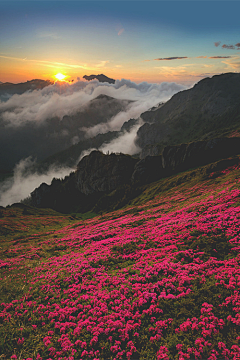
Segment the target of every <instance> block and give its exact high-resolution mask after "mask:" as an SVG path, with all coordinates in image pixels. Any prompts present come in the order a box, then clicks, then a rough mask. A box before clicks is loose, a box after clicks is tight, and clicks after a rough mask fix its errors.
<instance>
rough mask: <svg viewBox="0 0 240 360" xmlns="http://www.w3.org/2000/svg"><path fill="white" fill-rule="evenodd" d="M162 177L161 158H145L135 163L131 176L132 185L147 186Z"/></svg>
mask: <svg viewBox="0 0 240 360" xmlns="http://www.w3.org/2000/svg"><path fill="white" fill-rule="evenodd" d="M163 176H164V169H163V166H162V156H161V155H160V156H146V157H145V158H144V159H142V160H140V161H138V162H137V164H136V165H135V167H134V171H133V174H132V183H133V184H134V183H135V184H140V185H143V184H148V183H151V182H153V181H157V180H159V179H161V178H162V177H163Z"/></svg>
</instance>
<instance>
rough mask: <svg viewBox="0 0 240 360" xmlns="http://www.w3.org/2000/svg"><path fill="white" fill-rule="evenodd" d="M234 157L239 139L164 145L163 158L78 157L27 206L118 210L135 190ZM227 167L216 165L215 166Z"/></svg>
mask: <svg viewBox="0 0 240 360" xmlns="http://www.w3.org/2000/svg"><path fill="white" fill-rule="evenodd" d="M237 154H240V138H218V139H213V140H207V141H198V142H193V143H190V144H181V145H179V146H167V147H165V148H164V150H163V153H162V155H160V156H147V157H146V158H145V159H142V160H138V159H136V158H133V157H131V156H129V155H124V154H121V153H120V154H110V155H105V154H103V153H102V152H100V151H92V152H91V153H90V154H89V155H87V156H84V157H83V158H82V159H81V161H80V162H79V164H78V165H77V170H76V171H75V172H72V173H71V174H70V175H69V176H66V177H65V179H63V180H60V179H53V180H52V183H51V185H47V184H45V183H42V184H41V185H40V186H39V187H38V188H36V189H35V190H34V191H33V192H32V193H31V197H30V198H29V199H27V200H26V201H25V202H26V203H27V204H30V205H31V206H36V207H48V208H52V209H54V210H57V211H60V212H71V211H76V209H78V211H79V212H85V211H89V210H91V209H92V208H93V207H94V208H95V209H96V208H97V209H98V211H99V210H103V209H106V207H107V209H108V210H109V207H111V209H112V208H118V207H119V206H120V205H121V206H123V204H124V203H125V204H126V203H127V202H128V201H129V199H131V198H132V196H133V197H134V196H135V195H136V194H138V191H139V186H140V187H141V186H143V185H146V184H148V183H151V182H154V181H157V180H159V179H162V178H165V177H168V176H171V175H173V174H176V173H178V172H181V171H185V170H188V169H191V168H196V167H199V166H203V165H206V164H209V163H212V162H214V161H217V160H221V159H227V158H229V157H230V156H235V155H237ZM227 161H228V160H227ZM232 161H233V162H231V161H230V162H229V163H228V164H229V166H231V165H234V164H235V163H236V161H237V163H238V162H239V158H236V159H233V160H232ZM225 165H226V164H225V162H224V161H223V162H221V161H220V162H219V163H218V165H217V167H218V168H221V167H222V166H223V167H224V166H225ZM215 170H216V167H215ZM210 172H211V168H210ZM109 204H110V205H109Z"/></svg>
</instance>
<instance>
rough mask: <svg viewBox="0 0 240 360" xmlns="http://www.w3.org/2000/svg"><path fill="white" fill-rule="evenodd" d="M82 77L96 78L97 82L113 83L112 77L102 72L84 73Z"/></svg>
mask: <svg viewBox="0 0 240 360" xmlns="http://www.w3.org/2000/svg"><path fill="white" fill-rule="evenodd" d="M83 78H84V79H86V80H88V81H90V80H94V79H97V80H98V81H99V82H108V83H109V84H115V81H116V80H114V79H111V78H109V77H107V76H106V75H104V74H99V75H84V76H83Z"/></svg>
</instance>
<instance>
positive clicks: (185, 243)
mask: <svg viewBox="0 0 240 360" xmlns="http://www.w3.org/2000/svg"><path fill="white" fill-rule="evenodd" d="M239 174H240V169H239V167H233V168H229V169H227V170H225V171H223V172H221V174H218V177H216V178H215V177H214V176H212V177H211V176H209V178H208V179H206V180H201V181H200V180H199V181H195V182H194V181H192V182H189V183H185V184H182V185H178V186H175V187H173V188H171V189H170V190H167V191H164V192H161V191H160V190H157V189H160V188H159V187H160V186H161V182H159V183H156V184H153V185H151V186H152V187H151V191H152V194H153V195H152V196H151V199H150V197H149V196H148V198H147V195H146V194H147V191H150V190H148V189H147V190H146V192H145V195H143V196H142V197H141V198H140V199H138V200H135V201H133V202H132V205H130V206H128V207H125V208H123V209H120V210H118V211H114V212H111V213H106V214H102V215H99V216H96V217H94V218H92V219H88V220H75V221H74V222H73V221H69V224H68V225H66V223H65V222H64V223H63V225H62V226H61V227H60V228H59V229H57V230H55V231H53V230H52V231H50V232H47V231H46V232H45V233H41V234H40V233H38V232H37V231H36V233H35V234H31V236H29V237H28V238H24V239H23V240H21V237H20V238H19V239H18V241H16V240H11V241H10V242H9V247H8V250H7V254H8V256H6V252H5V253H4V254H5V255H4V256H3V257H2V260H1V262H0V264H1V265H0V266H1V282H2V284H8V286H9V287H11V286H14V288H16V289H18V290H17V291H16V294H15V295H14V294H12V297H11V298H9V297H6V299H7V300H5V301H3V302H2V303H1V304H0V305H1V307H0V309H1V310H0V311H1V312H0V324H1V325H0V326H1V327H0V330H1V336H0V349H1V353H0V354H1V355H2V356H0V358H1V359H19V360H20V359H21V360H23V359H25V360H26V359H28V360H30V359H32V360H35V359H37V360H41V359H43V360H46V359H48V360H50V359H59V360H60V359H62V360H63V359H68V360H74V359H77V360H80V359H82V360H87V359H92V360H108V359H109V360H115V359H128V360H130V359H131V360H140V359H146V360H155V359H156V360H160V359H165V360H167V359H169V360H171V359H179V360H185V359H209V360H215V359H229V360H230V359H232V360H239V359H240V179H239ZM213 175H214V174H213ZM159 184H160V185H159ZM144 196H145V197H146V198H147V200H144ZM30 217H31V215H29V218H30ZM1 221H4V218H3V220H1ZM46 254H47V255H46ZM10 255H11V256H10ZM9 284H10V285H9ZM4 286H5V285H4ZM3 291H4V290H3ZM5 291H7V290H6V288H5ZM6 296H7V294H6Z"/></svg>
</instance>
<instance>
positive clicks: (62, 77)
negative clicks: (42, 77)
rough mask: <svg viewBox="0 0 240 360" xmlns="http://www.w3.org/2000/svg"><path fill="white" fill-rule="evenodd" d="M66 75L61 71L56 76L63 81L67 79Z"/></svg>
mask: <svg viewBox="0 0 240 360" xmlns="http://www.w3.org/2000/svg"><path fill="white" fill-rule="evenodd" d="M65 77H66V75H63V74H61V73H58V74H57V75H55V78H56V79H57V80H60V81H63V80H64V79H65Z"/></svg>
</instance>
